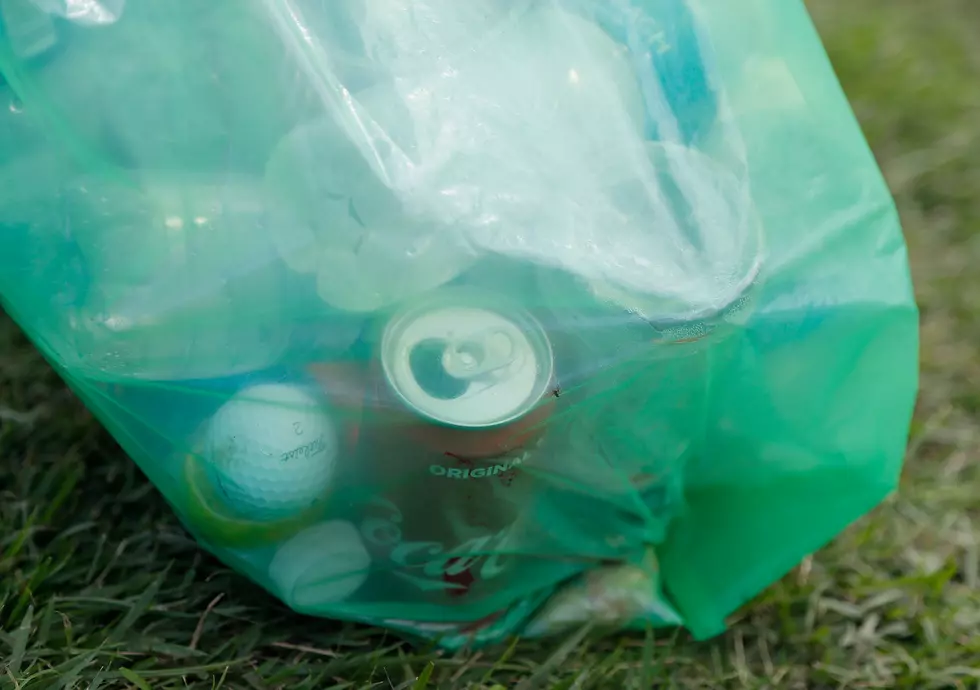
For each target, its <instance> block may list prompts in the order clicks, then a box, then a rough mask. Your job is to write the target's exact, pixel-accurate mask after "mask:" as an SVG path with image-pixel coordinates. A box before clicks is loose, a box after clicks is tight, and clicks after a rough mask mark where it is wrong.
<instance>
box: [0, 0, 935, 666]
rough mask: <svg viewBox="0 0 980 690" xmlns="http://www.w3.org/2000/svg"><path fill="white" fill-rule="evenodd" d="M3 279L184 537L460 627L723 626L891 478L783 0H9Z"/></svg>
mask: <svg viewBox="0 0 980 690" xmlns="http://www.w3.org/2000/svg"><path fill="white" fill-rule="evenodd" d="M0 74H2V77H3V83H2V85H0V89H2V90H0V104H2V106H3V107H2V108H0V297H2V301H3V305H4V308H5V309H6V310H7V311H8V312H9V313H10V314H11V315H12V316H13V317H14V318H15V319H16V320H17V321H18V322H19V323H20V324H21V326H22V327H23V328H24V330H25V331H26V332H27V334H28V335H29V336H30V337H31V338H32V339H33V341H34V342H35V343H36V344H37V345H38V347H39V348H40V349H41V350H42V352H43V353H44V354H45V355H46V356H47V357H48V359H49V360H50V361H51V362H52V364H53V365H54V366H55V367H56V368H57V369H58V371H59V373H60V374H61V375H62V376H63V377H64V379H65V381H66V382H67V383H68V385H69V386H71V387H72V389H73V390H74V391H76V393H77V394H78V395H79V396H80V397H81V398H82V399H83V400H84V401H85V403H86V404H87V405H88V406H89V407H90V408H91V409H92V411H93V412H94V413H95V414H96V415H97V416H98V418H99V419H100V420H101V421H102V423H103V424H105V426H106V427H107V428H108V429H109V430H110V431H111V433H112V434H113V435H114V436H115V437H116V438H117V439H118V441H119V443H120V444H121V445H122V447H123V448H124V449H125V450H126V452H127V453H128V454H129V455H130V456H132V458H133V459H134V460H135V461H136V462H137V463H138V464H139V466H140V468H141V469H142V470H143V471H144V472H145V473H146V475H147V476H148V477H149V478H150V480H151V481H152V482H153V483H154V484H155V485H156V486H157V487H158V489H159V490H160V492H161V493H162V494H163V496H165V497H166V499H167V500H168V501H169V502H170V504H172V506H173V509H174V511H175V513H176V515H177V516H178V517H179V518H180V520H181V521H182V523H183V524H184V525H185V526H186V528H187V530H188V531H189V532H190V533H191V534H192V535H193V536H194V537H195V538H196V539H197V540H198V541H199V543H200V544H201V546H202V547H203V548H204V549H206V550H208V551H209V552H211V553H213V554H214V555H215V556H217V557H218V558H220V559H221V560H223V561H224V562H225V563H227V564H229V565H231V566H232V567H234V568H235V569H237V570H238V571H239V572H241V573H242V574H243V575H245V576H247V577H249V578H251V579H253V580H254V581H255V582H257V583H259V584H261V585H262V586H263V587H265V588H266V589H267V590H268V591H269V592H271V593H272V594H274V595H275V596H277V597H278V598H279V599H281V600H282V601H283V602H285V604H287V605H288V606H290V607H292V608H293V609H295V610H296V611H299V612H302V613H306V614H311V615H316V616H324V617H330V618H337V619H345V620H350V621H360V622H364V623H369V624H375V625H382V626H386V627H390V628H392V629H395V630H398V631H401V632H402V633H404V634H406V635H408V636H412V637H415V638H425V639H430V640H437V641H438V642H439V643H440V644H441V645H443V646H445V647H447V648H456V647H462V646H467V645H482V644H492V643H496V642H499V641H501V640H502V639H504V638H506V637H508V636H512V635H526V636H531V637H543V636H548V635H556V634H559V633H562V632H564V631H568V630H570V629H573V628H575V627H578V626H581V625H584V624H587V623H589V624H593V625H598V626H599V627H603V628H605V629H613V630H614V629H642V628H646V627H648V626H678V625H681V626H686V627H687V628H689V629H690V630H691V631H692V632H693V633H694V634H695V635H696V636H698V637H706V636H710V635H714V634H716V633H718V632H720V631H722V630H723V629H724V621H725V618H726V616H728V615H729V614H730V613H731V612H732V611H733V610H735V609H736V608H737V607H739V606H740V605H742V604H743V603H744V602H746V601H747V600H748V599H750V598H751V597H752V596H754V595H755V594H756V593H758V592H759V591H760V590H762V589H764V588H765V587H766V586H767V585H769V584H770V583H771V582H773V581H774V580H776V579H777V578H779V577H781V576H782V575H783V574H784V573H786V572H787V571H788V570H789V569H790V568H792V567H793V566H794V565H795V564H796V563H798V562H799V561H800V560H801V559H802V558H803V557H804V556H806V555H807V554H809V553H811V552H813V551H814V550H815V549H818V548H819V547H820V546H821V545H823V544H824V543H826V542H827V541H828V540H830V539H832V538H833V537H834V535H835V534H837V533H838V532H839V531H840V530H841V529H843V528H844V527H846V526H847V525H848V524H849V523H851V522H852V521H854V520H855V519H857V518H858V517H860V516H861V515H862V514H864V513H865V512H866V511H868V510H870V509H871V508H873V507H874V506H875V505H876V504H877V503H878V502H879V501H881V500H882V498H884V497H885V496H886V495H887V494H888V493H889V492H890V491H892V490H893V489H894V487H895V485H896V482H897V479H898V475H899V470H900V466H901V459H902V455H903V448H904V444H905V441H906V435H907V432H908V425H909V419H910V415H911V410H912V405H913V400H914V397H915V392H916V384H917V379H916V376H917V372H916V363H917V313H916V307H915V303H914V299H913V295H912V289H911V284H910V279H909V272H908V265H907V261H906V254H905V246H904V243H903V240H902V235H901V230H900V228H899V224H898V221H897V218H896V213H895V210H894V207H893V204H892V201H891V199H890V197H889V194H888V191H887V189H886V187H885V185H884V183H883V181H882V179H881V176H880V174H879V172H878V170H877V168H876V166H875V162H874V159H873V158H872V155H871V153H870V152H869V150H868V147H867V145H866V144H865V142H864V139H863V138H862V136H861V132H860V130H859V128H858V126H857V124H856V122H855V121H854V118H853V115H852V114H851V112H850V109H849V108H848V105H847V101H846V100H845V98H844V96H843V94H842V93H841V90H840V87H839V86H838V84H837V82H836V80H835V78H834V75H833V72H832V70H831V68H830V65H829V63H828V61H827V58H826V56H825V54H824V52H823V50H822V49H821V46H820V43H819V40H818V38H817V36H816V34H815V32H814V30H813V27H812V25H811V24H810V21H809V18H808V16H807V14H806V12H805V10H804V8H803V6H802V4H801V3H800V2H798V1H794V0H744V1H743V2H739V3H731V2H728V1H727V0H697V1H695V0H614V1H612V2H609V1H608V0H470V1H468V2H459V1H457V0H330V1H327V0H209V1H208V2H201V1H200V0H168V2H166V3H160V2H152V1H151V0H129V1H128V2H124V1H123V0H113V1H112V2H110V1H108V0H101V1H96V0H92V1H90V2H85V3H75V2H70V1H66V0H0Z"/></svg>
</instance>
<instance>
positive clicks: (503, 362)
mask: <svg viewBox="0 0 980 690" xmlns="http://www.w3.org/2000/svg"><path fill="white" fill-rule="evenodd" d="M516 359H517V347H515V343H514V337H513V335H512V334H510V333H508V332H507V331H505V330H502V329H496V328H495V329H491V330H486V331H479V332H477V333H472V334H470V335H467V336H463V337H461V338H457V339H454V340H451V341H450V342H449V343H448V344H447V346H446V350H445V352H444V353H443V356H442V366H443V368H444V369H445V370H446V373H447V374H449V375H450V376H452V377H453V378H457V379H464V380H472V379H477V378H481V377H483V376H486V375H487V374H491V373H493V372H496V371H499V370H501V369H503V368H505V367H508V366H510V365H511V364H512V363H513V362H514V361H515V360H516Z"/></svg>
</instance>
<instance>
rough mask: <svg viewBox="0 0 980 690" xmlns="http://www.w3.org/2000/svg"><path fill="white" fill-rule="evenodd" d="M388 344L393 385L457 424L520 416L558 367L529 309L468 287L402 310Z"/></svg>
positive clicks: (423, 411)
mask: <svg viewBox="0 0 980 690" xmlns="http://www.w3.org/2000/svg"><path fill="white" fill-rule="evenodd" d="M381 347H382V357H381V359H382V365H383V368H384V372H385V376H386V378H387V381H388V384H389V386H390V387H391V388H392V389H393V390H394V392H395V393H396V394H397V395H398V396H399V397H400V398H401V399H402V400H403V401H404V402H405V404H406V405H407V406H408V407H410V408H411V409H412V410H413V411H415V412H416V413H418V414H420V415H422V416H424V417H428V418H429V419H431V420H433V421H435V422H438V423H442V424H447V425H450V426H458V427H471V428H472V427H491V426H497V425H500V424H506V423H508V422H511V421H514V420H516V419H518V418H520V417H521V416H523V415H524V414H526V413H527V412H528V411H530V410H531V409H533V408H534V407H535V405H536V404H537V403H538V402H539V401H540V400H541V399H542V398H543V397H544V396H545V394H546V393H547V390H548V387H549V385H550V383H551V379H552V374H553V362H552V355H551V346H550V345H549V343H548V339H547V336H546V335H545V333H544V330H543V329H542V328H541V326H540V325H539V324H538V323H537V321H535V320H534V319H533V317H531V315H530V314H527V313H526V312H524V311H523V310H521V309H519V308H509V307H499V308H498V307H496V306H488V305H487V304H486V303H484V302H479V301H473V300H470V299H468V297H467V296H466V295H462V294H460V295H453V296H449V297H447V298H445V299H439V300H437V301H436V302H435V303H432V302H429V303H425V304H422V305H419V306H417V307H415V308H413V309H409V310H407V311H405V312H403V313H402V314H401V315H398V316H396V317H395V318H393V319H392V320H391V321H390V322H389V324H388V326H387V328H386V329H385V332H384V335H383V336H382V345H381Z"/></svg>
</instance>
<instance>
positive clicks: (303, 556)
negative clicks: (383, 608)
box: [269, 520, 371, 610]
mask: <svg viewBox="0 0 980 690" xmlns="http://www.w3.org/2000/svg"><path fill="white" fill-rule="evenodd" d="M370 566H371V556H370V555H369V554H368V551H367V549H366V548H365V546H364V542H363V541H361V537H360V535H359V534H358V532H357V528H355V527H354V526H353V525H352V524H350V523H349V522H343V521H340V520H335V521H333V522H325V523H320V524H318V525H313V526H312V527H308V528H307V529H305V530H303V531H302V532H300V533H298V534H297V535H296V536H294V537H293V538H292V539H290V540H289V541H287V542H286V543H284V544H283V545H282V546H281V547H279V550H278V551H277V552H276V555H275V556H274V557H273V558H272V562H271V563H270V564H269V578H270V579H271V580H272V583H273V585H274V586H275V588H276V594H278V595H279V597H281V598H282V600H283V601H285V602H286V603H287V604H289V605H290V606H291V607H293V608H294V609H297V610H303V609H313V608H316V607H319V606H322V605H324V604H329V603H332V602H337V601H342V600H343V599H346V598H348V597H350V596H351V595H352V594H354V592H356V591H357V590H358V589H360V587H361V585H363V584H364V582H365V581H366V580H367V577H368V570H369V569H370Z"/></svg>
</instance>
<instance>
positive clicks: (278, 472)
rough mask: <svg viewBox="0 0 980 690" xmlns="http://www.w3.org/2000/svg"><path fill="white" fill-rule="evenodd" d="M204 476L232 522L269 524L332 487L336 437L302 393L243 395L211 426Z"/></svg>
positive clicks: (256, 390)
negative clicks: (234, 517) (244, 520)
mask: <svg viewBox="0 0 980 690" xmlns="http://www.w3.org/2000/svg"><path fill="white" fill-rule="evenodd" d="M206 448H207V457H208V460H209V463H208V469H209V475H210V477H211V480H212V482H213V483H214V486H215V489H216V490H217V493H218V495H219V496H220V497H221V499H222V500H223V501H224V502H225V504H226V506H227V507H228V508H229V509H230V510H231V511H232V512H234V513H235V514H236V515H238V516H240V517H243V518H247V519H251V520H262V521H271V520H277V519H283V518H289V517H292V516H295V515H297V514H299V513H302V512H303V511H304V510H306V509H308V508H310V507H311V506H312V505H313V504H314V503H316V502H317V500H319V499H320V498H322V497H323V496H324V494H325V492H326V491H327V489H328V488H329V486H330V481H331V478H332V476H333V471H334V467H335V463H336V458H337V432H336V429H335V426H334V424H333V421H332V420H331V418H330V417H329V416H328V413H327V411H326V408H325V407H324V406H323V403H322V401H320V400H318V399H317V398H315V397H314V396H313V395H312V394H310V393H307V392H306V391H305V390H304V389H302V388H299V387H294V386H287V385H275V384H265V385H258V386H253V387H250V388H247V389H245V390H243V391H241V392H239V393H238V394H237V395H236V396H235V397H234V398H232V399H231V400H230V401H229V402H227V403H226V404H225V405H224V406H223V407H222V408H221V409H219V410H218V412H217V413H216V414H215V415H214V417H212V418H211V421H210V423H209V425H208V428H207V438H206Z"/></svg>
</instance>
